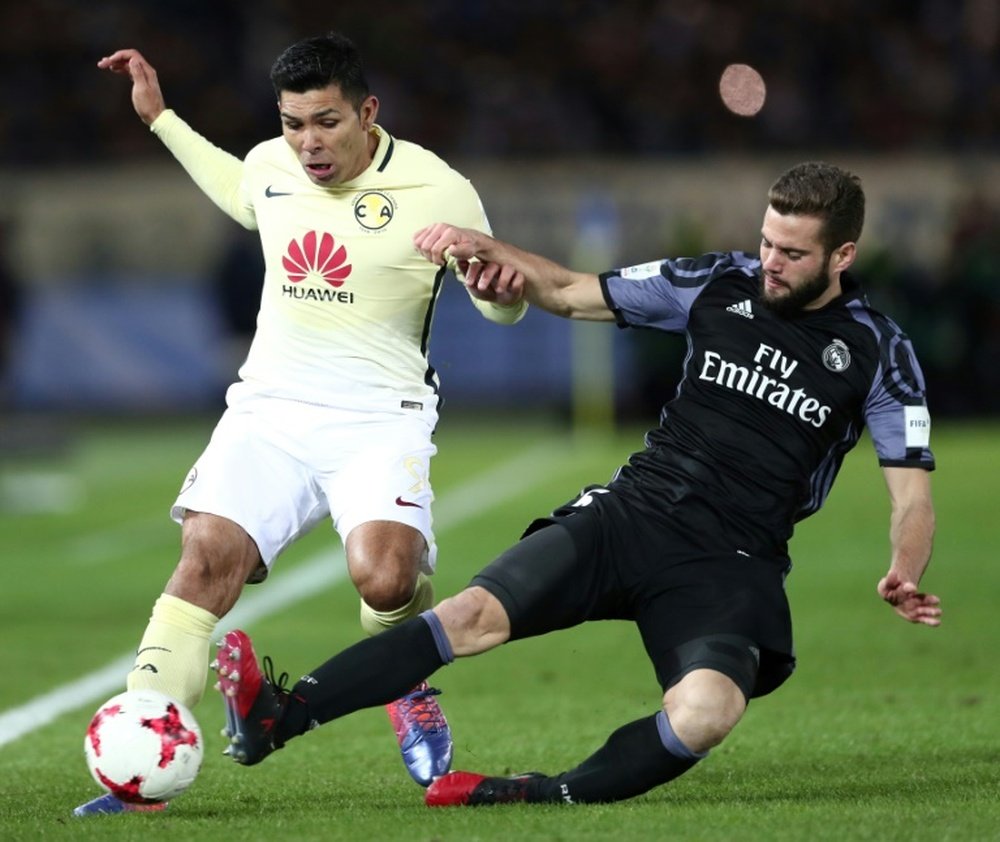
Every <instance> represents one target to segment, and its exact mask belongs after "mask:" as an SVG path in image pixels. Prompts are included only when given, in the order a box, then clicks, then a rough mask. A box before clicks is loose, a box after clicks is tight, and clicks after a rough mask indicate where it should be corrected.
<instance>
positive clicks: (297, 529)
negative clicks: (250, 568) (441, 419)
mask: <svg viewBox="0 0 1000 842" xmlns="http://www.w3.org/2000/svg"><path fill="white" fill-rule="evenodd" d="M436 422H437V411H436V410H433V409H412V410H400V411H398V412H385V411H366V410H346V409H335V408H330V407H325V406H316V405H314V404H308V403H300V402H297V401H291V400H285V399H281V398H270V397H260V396H252V397H246V398H241V399H240V400H239V401H237V402H234V403H232V404H231V405H230V407H229V408H228V409H227V410H226V411H225V413H223V415H222V418H220V419H219V423H218V424H217V425H216V427H215V430H214V431H213V433H212V438H211V440H210V441H209V443H208V446H207V447H206V448H205V450H204V452H203V453H202V454H201V456H200V457H198V461H197V462H195V464H194V467H193V468H192V469H191V471H190V472H189V474H188V476H187V479H186V480H185V481H184V485H183V486H182V488H181V490H180V493H179V494H178V495H177V500H176V501H175V502H174V505H173V507H172V508H171V510H170V516H171V517H172V518H173V519H174V520H175V521H177V522H178V523H180V522H182V521H183V519H184V515H185V513H186V512H188V511H192V512H206V513H208V514H213V515H219V516H220V517H224V518H227V519H229V520H231V521H233V522H235V523H237V524H239V525H240V526H241V527H243V529H245V530H246V532H247V533H248V534H249V535H250V537H251V538H253V540H254V541H255V542H256V544H257V548H258V550H259V551H260V555H261V558H262V559H263V561H264V564H265V565H266V567H267V570H268V571H269V570H270V569H271V565H272V564H273V563H274V560H275V559H276V558H277V557H278V555H280V554H281V552H282V551H283V550H284V549H285V548H286V547H287V546H288V545H289V544H291V543H292V542H293V541H295V540H296V539H297V538H299V537H300V536H302V535H304V534H305V533H306V532H308V531H309V530H310V529H312V528H313V527H314V526H315V525H316V524H317V523H319V522H320V521H321V520H323V519H324V518H325V517H328V516H329V517H330V518H332V520H333V526H334V528H335V529H336V530H337V532H338V533H339V534H340V537H341V540H342V541H345V542H346V540H347V536H348V535H349V534H350V532H351V530H352V529H354V527H355V526H358V525H359V524H361V523H366V522H367V521H372V520H391V521H398V522H399V523H405V524H407V525H409V526H412V527H413V528H414V529H417V530H418V531H419V532H420V533H421V534H422V535H423V536H424V539H425V540H426V541H427V553H426V555H425V558H424V560H423V563H422V565H421V569H422V570H423V571H424V572H425V573H432V572H433V571H434V563H435V559H436V556H437V546H436V544H435V543H434V533H433V531H432V529H431V501H432V500H433V499H434V492H433V490H432V489H431V483H430V460H431V457H432V456H433V455H434V454H435V453H436V452H437V448H436V447H435V446H434V444H433V443H432V442H431V434H432V433H433V431H434V425H435V424H436ZM263 575H266V574H263ZM263 575H261V576H255V577H253V580H255V581H259V579H260V578H263Z"/></svg>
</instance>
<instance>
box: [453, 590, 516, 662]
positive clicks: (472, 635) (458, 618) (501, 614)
mask: <svg viewBox="0 0 1000 842" xmlns="http://www.w3.org/2000/svg"><path fill="white" fill-rule="evenodd" d="M434 613H435V614H437V615H438V618H439V619H440V620H441V624H442V626H443V627H444V629H445V632H446V633H447V635H448V639H449V641H450V642H451V645H452V649H453V650H454V652H455V655H456V656H463V655H475V654H478V653H479V652H485V651H486V650H487V649H492V648H493V647H494V646H499V645H500V644H501V643H505V642H506V641H507V640H508V639H509V638H510V620H509V619H508V617H507V612H506V611H505V610H504V608H503V606H502V605H501V604H500V601H499V600H498V599H497V598H496V597H495V596H493V594H491V593H490V592H489V591H487V590H486V589H485V588H480V587H469V588H466V589H465V590H464V591H462V592H461V593H458V594H456V595H455V596H452V597H449V598H448V599H445V600H443V601H442V602H441V603H440V604H439V605H438V606H437V607H436V608H435V609H434Z"/></svg>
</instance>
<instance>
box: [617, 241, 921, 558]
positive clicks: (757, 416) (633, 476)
mask: <svg viewBox="0 0 1000 842" xmlns="http://www.w3.org/2000/svg"><path fill="white" fill-rule="evenodd" d="M841 284H842V286H843V293H842V294H841V295H840V296H839V297H838V298H837V299H835V300H834V301H831V302H830V303H829V304H827V305H826V306H825V307H823V308H821V309H819V310H813V311H802V312H800V313H798V314H796V315H794V316H792V317H785V316H779V315H777V314H775V313H774V312H773V311H771V310H770V309H768V308H767V307H765V306H764V305H762V304H761V303H760V302H759V301H758V297H759V294H760V261H759V260H758V259H757V258H756V257H754V256H752V255H749V254H745V253H742V252H729V253H712V254H706V255H703V256H701V257H698V258H684V259H678V260H664V261H661V262H655V263H647V264H643V265H640V266H632V267H628V268H625V269H621V270H617V271H613V272H607V273H605V274H603V275H602V276H601V286H602V289H603V292H604V297H605V300H606V301H607V304H608V306H609V307H610V308H611V309H612V311H613V312H614V314H615V318H616V320H617V322H618V324H619V326H620V327H646V328H654V329H658V330H665V331H670V332H676V333H684V334H685V335H686V337H687V343H688V352H687V356H686V358H685V361H684V376H683V379H682V381H681V383H680V385H679V386H678V389H677V393H676V395H675V397H674V398H673V399H672V400H670V401H669V402H668V403H667V404H666V405H665V406H664V408H663V412H662V414H661V417H660V424H659V426H658V427H657V428H655V429H653V430H651V431H650V432H649V433H648V434H647V436H646V449H645V450H644V451H641V452H639V453H636V454H635V455H634V456H633V457H632V458H631V459H630V460H629V463H628V465H626V466H624V467H622V468H621V469H619V471H618V473H617V474H616V477H615V479H614V481H613V482H612V483H611V485H612V487H614V488H615V489H616V490H618V491H620V492H621V493H623V494H626V495H628V496H630V497H631V498H632V499H633V500H634V502H635V503H636V505H639V506H641V507H642V508H643V511H645V512H646V513H648V514H649V515H651V516H654V517H655V516H657V515H658V514H665V515H668V516H669V517H670V520H671V522H672V524H673V525H674V527H678V526H679V527H680V528H682V529H684V528H687V529H689V530H690V534H691V537H692V539H693V540H696V541H697V545H698V546H703V547H705V548H706V549H722V550H724V551H729V552H732V551H734V550H735V551H737V552H741V553H745V554H753V555H757V554H763V555H774V554H784V553H785V552H787V547H786V544H787V541H788V539H789V538H790V537H791V534H792V529H793V525H794V523H795V522H796V521H798V520H800V519H802V518H804V517H807V516H809V515H810V514H812V513H813V512H815V511H817V510H818V509H819V508H820V506H822V504H823V502H824V500H825V499H826V497H827V494H828V493H829V491H830V487H831V485H832V484H833V480H834V478H835V477H836V475H837V471H838V470H839V468H840V465H841V462H842V460H843V458H844V455H845V454H846V453H847V452H848V451H849V450H850V449H851V448H852V447H853V446H854V445H855V444H856V443H857V441H858V438H859V437H860V435H861V433H862V430H863V429H864V428H865V426H866V425H867V427H868V429H869V431H870V434H871V437H872V440H873V441H874V444H875V450H876V452H877V455H878V459H879V463H880V464H881V465H883V466H907V467H909V466H912V467H919V468H925V469H928V470H932V469H933V468H934V457H933V455H932V453H931V451H930V447H929V440H930V417H929V414H928V411H927V404H926V398H925V386H924V379H923V374H922V372H921V371H920V367H919V365H918V363H917V360H916V357H915V356H914V353H913V349H912V346H911V344H910V341H909V339H908V338H907V337H906V336H905V335H904V334H903V332H902V331H901V330H900V329H899V327H898V326H897V325H896V324H895V323H893V322H892V321H891V320H890V319H888V318H887V317H885V316H883V315H882V314H881V313H878V312H877V311H875V310H873V309H872V308H871V307H870V306H869V304H868V302H867V300H866V298H865V296H864V294H863V292H862V291H861V289H860V287H859V286H858V284H857V283H856V282H855V281H854V279H853V278H851V277H850V276H849V275H848V274H846V273H845V274H844V275H842V276H841ZM706 542H707V546H706Z"/></svg>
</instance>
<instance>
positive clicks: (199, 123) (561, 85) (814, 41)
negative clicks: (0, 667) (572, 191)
mask: <svg viewBox="0 0 1000 842" xmlns="http://www.w3.org/2000/svg"><path fill="white" fill-rule="evenodd" d="M329 29H335V30H339V31H341V32H343V33H345V34H347V35H349V36H350V37H352V38H353V39H354V40H355V41H357V42H358V44H359V45H360V46H361V48H362V51H363V53H364V54H365V55H366V57H367V60H368V75H369V80H370V82H371V85H372V88H373V90H374V92H376V93H377V94H378V95H379V97H380V99H381V100H382V112H381V115H380V122H382V123H383V124H384V125H385V126H386V127H387V128H389V129H390V130H391V131H392V132H393V133H395V134H397V135H399V136H401V137H405V138H408V139H411V140H414V141H417V142H419V143H421V144H423V145H425V146H428V147H430V148H432V149H434V150H435V151H437V152H439V153H440V154H442V155H444V156H445V157H448V158H451V159H466V160H467V159H472V158H498V157H501V158H502V157H507V158H511V159H516V158H525V157H533V158H553V157H559V158H563V159H564V158H566V157H567V156H572V155H575V154H581V155H582V154H587V155H592V154H602V155H609V156H626V155H628V156H697V155H699V154H709V153H719V152H741V153H742V152H745V153H748V154H759V153H771V152H781V151H788V150H808V151H809V153H810V154H811V155H815V156H817V157H818V156H820V155H822V154H824V153H826V152H827V151H828V150H835V151H837V152H843V153H850V152H864V153H870V152H877V153H885V154H892V155H895V154H902V153H910V152H915V153H928V152H929V153H946V154H954V155H957V156H963V155H968V154H973V153H984V154H994V155H995V154H996V153H997V151H998V150H1000V0H808V2H804V0H759V2H747V0H613V1H612V0H602V1H601V2H598V0H493V2H487V0H395V2H392V3H387V4H372V3H370V2H359V1H358V0H343V2H338V3H319V2H314V1H313V0H211V2H204V0H106V2H99V3H84V2H80V0H32V2H31V3H30V4H29V3H5V4H2V5H0V94H2V96H3V98H4V102H5V108H3V109H2V110H0V167H13V168H18V169H25V168H39V169H46V170H47V169H51V168H53V167H62V166H80V165H87V164H93V163H112V162H127V161H129V160H140V159H143V158H148V157H149V156H150V155H151V154H156V153H160V152H162V150H159V149H158V148H156V147H155V145H154V144H151V143H150V142H149V138H148V136H146V134H145V130H144V129H143V127H142V126H141V124H139V122H138V120H137V119H136V118H135V116H134V114H133V113H132V110H131V106H130V103H129V101H128V97H127V96H125V95H123V90H124V89H125V87H126V83H125V82H124V81H123V80H120V79H115V78H111V77H110V76H109V75H107V74H102V73H100V72H99V71H98V70H97V69H96V67H95V63H96V61H97V59H98V58H100V57H101V56H103V55H107V54H109V53H110V52H111V51H113V50H114V49H116V48H119V47H127V46H128V47H136V48H138V49H140V50H141V51H143V52H144V53H145V54H146V56H147V57H148V58H149V60H150V61H151V62H152V63H153V65H154V66H155V67H156V68H157V70H158V72H159V77H160V81H161V83H162V85H163V88H164V91H165V94H166V98H167V103H168V105H171V106H173V107H175V108H176V109H177V110H178V112H179V113H181V114H182V116H184V117H185V118H186V119H187V120H188V121H189V122H190V123H191V124H192V125H194V126H195V127H197V128H198V129H199V130H200V131H201V132H203V133H204V134H205V135H206V136H208V137H209V138H211V139H212V140H213V141H214V142H215V143H217V144H218V145H220V146H222V147H223V148H225V149H227V150H229V151H231V152H234V153H236V154H239V155H242V154H244V153H245V152H246V151H247V150H248V149H249V148H250V147H252V146H253V145H254V144H255V143H256V142H258V141H260V140H262V139H264V138H267V137H271V136H273V135H274V134H276V133H277V132H278V130H279V126H278V121H277V119H276V114H275V108H274V97H273V93H272V91H271V89H270V84H269V81H268V70H269V68H270V65H271V62H272V61H273V59H274V58H275V56H276V55H277V54H278V53H279V52H280V51H281V50H282V49H283V48H284V47H285V46H287V45H288V44H289V43H291V42H293V41H295V40H298V39H299V38H301V37H304V36H306V35H311V34H316V33H319V32H322V31H325V30H329ZM730 62H744V63H749V64H751V65H753V66H755V67H756V68H757V69H758V70H760V72H761V73H762V75H763V77H764V79H765V81H766V83H767V92H768V93H767V103H766V107H765V108H764V110H763V111H762V112H761V114H760V115H759V116H758V117H756V118H754V119H745V118H740V117H737V116H734V115H732V114H729V113H727V112H726V111H725V110H724V109H723V108H722V107H720V105H719V101H718V90H717V84H718V78H719V75H720V73H721V71H722V69H723V68H724V67H725V65H727V64H728V63H730ZM865 269H866V271H867V272H868V273H870V274H871V276H872V279H873V281H874V292H875V296H876V298H878V297H880V296H883V295H884V296H885V297H892V298H893V301H892V302H891V303H888V304H887V309H888V310H889V312H891V313H892V314H893V315H894V316H896V317H897V319H898V320H899V321H900V322H901V323H903V324H905V325H907V328H908V330H910V331H911V333H913V334H914V339H915V340H916V341H917V343H918V348H921V349H922V357H923V358H924V360H925V364H926V366H927V368H928V369H929V371H928V374H929V377H930V378H931V380H932V385H933V386H934V387H935V388H937V389H938V390H939V394H941V395H942V396H943V403H944V405H945V406H946V408H947V411H948V412H952V411H953V412H997V411H1000V397H998V396H1000V375H998V372H1000V339H998V337H1000V291H998V288H1000V283H998V279H1000V221H998V211H997V208H996V207H994V206H993V205H992V204H991V202H990V201H989V200H987V199H985V198H980V199H978V200H977V199H976V198H972V199H970V201H969V204H968V206H966V207H965V208H962V209H961V210H960V211H957V212H956V216H955V219H954V231H953V234H952V252H951V256H950V259H949V261H948V263H947V265H946V266H945V267H918V266H913V265H910V264H909V263H908V262H907V259H906V255H898V254H896V255H889V254H886V255H873V256H871V257H870V259H869V260H868V263H867V265H866V267H865ZM8 315H9V313H8Z"/></svg>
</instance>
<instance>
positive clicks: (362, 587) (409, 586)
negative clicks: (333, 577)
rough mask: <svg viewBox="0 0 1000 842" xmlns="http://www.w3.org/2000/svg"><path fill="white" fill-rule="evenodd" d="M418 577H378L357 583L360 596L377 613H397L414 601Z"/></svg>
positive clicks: (371, 577)
mask: <svg viewBox="0 0 1000 842" xmlns="http://www.w3.org/2000/svg"><path fill="white" fill-rule="evenodd" d="M415 584H416V577H415V576H414V577H408V576H392V575H376V576H370V577H367V578H365V579H363V580H362V581H360V582H355V585H356V587H357V589H358V595H359V596H360V597H361V599H363V600H364V601H365V603H366V604H367V605H368V606H369V607H370V608H372V609H373V610H375V611H383V612H384V611H396V610H397V609H399V608H402V607H403V606H404V605H406V604H407V603H408V602H409V601H410V600H411V599H413V589H414V586H415Z"/></svg>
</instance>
